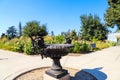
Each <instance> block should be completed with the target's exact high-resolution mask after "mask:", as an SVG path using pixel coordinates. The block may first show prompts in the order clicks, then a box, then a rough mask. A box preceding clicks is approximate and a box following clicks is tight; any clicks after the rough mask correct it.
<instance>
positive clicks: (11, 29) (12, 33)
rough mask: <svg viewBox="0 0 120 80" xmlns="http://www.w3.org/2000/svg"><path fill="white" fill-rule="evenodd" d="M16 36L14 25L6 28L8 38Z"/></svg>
mask: <svg viewBox="0 0 120 80" xmlns="http://www.w3.org/2000/svg"><path fill="white" fill-rule="evenodd" d="M16 36H17V30H16V28H15V26H11V27H9V28H8V30H7V38H8V39H9V40H10V39H12V38H15V37H16Z"/></svg>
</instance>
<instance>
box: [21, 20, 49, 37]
mask: <svg viewBox="0 0 120 80" xmlns="http://www.w3.org/2000/svg"><path fill="white" fill-rule="evenodd" d="M23 32H24V35H27V36H29V37H32V36H46V35H47V34H48V32H47V29H46V25H42V26H40V23H39V22H37V21H31V22H27V23H26V25H25V27H24V30H23Z"/></svg>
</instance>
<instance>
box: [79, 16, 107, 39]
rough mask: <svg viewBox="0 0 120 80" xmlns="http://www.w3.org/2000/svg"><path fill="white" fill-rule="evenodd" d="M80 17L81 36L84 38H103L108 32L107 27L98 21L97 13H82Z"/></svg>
mask: <svg viewBox="0 0 120 80" xmlns="http://www.w3.org/2000/svg"><path fill="white" fill-rule="evenodd" d="M80 19H81V25H82V26H81V37H82V39H84V40H93V39H97V40H104V39H106V35H107V33H108V30H107V27H106V26H105V25H104V24H102V23H101V22H100V18H99V17H98V16H97V15H94V16H92V15H91V14H89V15H88V16H86V15H82V16H80Z"/></svg>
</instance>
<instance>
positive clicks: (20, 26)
mask: <svg viewBox="0 0 120 80" xmlns="http://www.w3.org/2000/svg"><path fill="white" fill-rule="evenodd" d="M19 36H22V25H21V22H19Z"/></svg>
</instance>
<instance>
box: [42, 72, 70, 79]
mask: <svg viewBox="0 0 120 80" xmlns="http://www.w3.org/2000/svg"><path fill="white" fill-rule="evenodd" d="M44 80H70V75H69V74H66V75H64V76H62V77H60V78H55V77H53V76H51V75H49V74H47V73H45V74H44Z"/></svg>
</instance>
